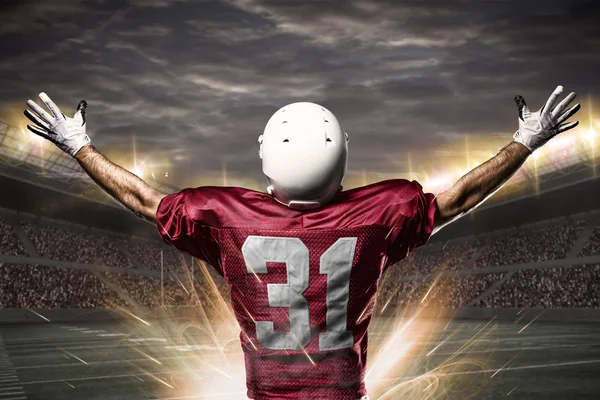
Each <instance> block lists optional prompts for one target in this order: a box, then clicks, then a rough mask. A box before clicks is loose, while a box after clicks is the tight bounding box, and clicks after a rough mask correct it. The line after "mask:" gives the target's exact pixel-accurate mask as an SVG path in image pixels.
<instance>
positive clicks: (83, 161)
mask: <svg viewBox="0 0 600 400" xmlns="http://www.w3.org/2000/svg"><path fill="white" fill-rule="evenodd" d="M75 159H76V160H77V162H79V165H81V167H82V168H83V169H84V171H85V172H86V173H87V174H88V175H89V176H90V178H92V179H93V180H94V182H96V183H97V184H98V186H100V187H101V188H102V189H104V190H105V191H106V192H107V193H108V194H110V195H111V196H112V197H114V198H115V199H116V200H117V201H119V202H120V203H121V204H123V205H124V206H125V207H127V208H128V209H129V210H131V211H132V212H133V213H134V214H136V215H137V216H138V217H142V218H144V219H146V220H148V221H151V222H154V221H155V220H156V210H157V209H158V204H159V203H160V201H161V200H162V198H163V197H165V195H164V194H162V193H160V192H158V191H156V190H155V189H154V188H152V187H151V186H150V185H148V184H147V183H146V182H144V181H143V180H142V179H140V178H139V177H138V176H137V175H135V174H132V173H131V172H129V171H127V170H126V169H125V168H121V167H119V166H118V165H117V164H115V163H113V162H112V161H110V160H109V159H108V158H106V157H105V156H104V155H103V154H102V153H100V152H99V151H97V150H96V149H95V148H94V147H93V146H91V145H88V146H84V147H82V148H81V149H80V150H79V151H78V152H77V154H75Z"/></svg>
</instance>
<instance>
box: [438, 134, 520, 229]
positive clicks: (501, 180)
mask: <svg viewBox="0 0 600 400" xmlns="http://www.w3.org/2000/svg"><path fill="white" fill-rule="evenodd" d="M530 154H531V153H530V151H529V150H528V149H527V148H526V147H525V146H523V145H522V144H520V143H517V142H511V143H509V144H508V145H506V146H505V147H503V148H502V149H501V150H500V151H499V152H498V154H497V155H496V156H494V157H493V158H491V159H490V160H488V161H486V162H485V163H483V164H481V165H480V166H478V167H477V168H475V169H473V170H471V171H470V172H469V173H467V174H466V175H464V176H463V177H462V178H460V179H459V180H458V182H456V183H455V184H454V186H452V188H450V189H449V190H448V191H446V192H443V193H440V195H438V198H437V199H436V201H437V202H438V219H439V221H440V223H448V222H451V221H452V220H454V219H457V218H459V217H461V216H462V215H464V214H466V213H468V212H469V211H471V210H473V209H474V208H476V207H477V206H479V205H480V204H481V203H483V202H484V201H485V200H486V199H487V198H488V197H490V196H491V195H493V194H494V193H495V192H496V191H498V190H499V189H500V188H501V187H502V186H503V185H504V184H505V183H506V182H507V181H508V180H509V179H510V177H511V176H513V175H514V173H515V172H517V170H518V169H519V168H520V167H521V166H522V165H523V163H524V162H525V160H527V157H528V156H529V155H530Z"/></svg>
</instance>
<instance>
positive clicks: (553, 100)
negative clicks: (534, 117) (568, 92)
mask: <svg viewBox="0 0 600 400" xmlns="http://www.w3.org/2000/svg"><path fill="white" fill-rule="evenodd" d="M562 92H563V87H562V86H560V85H559V86H557V87H556V89H554V92H552V94H551V95H550V97H549V98H548V101H546V104H544V107H542V111H543V112H550V111H552V108H553V107H554V103H556V100H558V97H559V96H560V95H561V94H562Z"/></svg>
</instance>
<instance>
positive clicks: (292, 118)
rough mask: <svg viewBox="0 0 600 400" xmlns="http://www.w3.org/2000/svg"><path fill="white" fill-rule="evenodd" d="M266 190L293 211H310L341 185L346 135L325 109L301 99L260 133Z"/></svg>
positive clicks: (260, 151) (279, 111) (280, 112)
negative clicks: (266, 183) (266, 182)
mask: <svg viewBox="0 0 600 400" xmlns="http://www.w3.org/2000/svg"><path fill="white" fill-rule="evenodd" d="M258 142H259V143H260V150H259V156H260V158H261V159H262V167H263V172H264V174H265V175H266V176H267V181H268V183H269V186H268V187H267V192H268V193H269V194H271V195H272V196H273V197H274V198H275V199H276V200H277V201H278V202H280V203H282V204H284V205H286V206H288V207H290V208H294V209H313V208H318V207H321V206H323V205H325V204H327V202H329V201H330V200H331V199H332V198H333V197H334V196H335V195H336V193H337V192H338V191H340V190H341V189H342V186H341V184H342V180H343V179H344V175H345V174H346V163H347V159H348V134H347V133H346V132H344V130H343V128H342V126H341V125H340V123H339V121H338V120H337V118H336V117H335V115H333V114H332V113H331V112H330V111H329V110H328V109H326V108H325V107H321V106H320V105H318V104H314V103H308V102H302V103H293V104H289V105H287V106H285V107H282V108H280V109H279V110H278V111H277V112H275V114H273V116H272V117H271V118H270V119H269V122H267V126H266V127H265V131H264V133H263V134H262V135H260V136H259V138H258Z"/></svg>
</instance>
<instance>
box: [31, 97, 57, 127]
mask: <svg viewBox="0 0 600 400" xmlns="http://www.w3.org/2000/svg"><path fill="white" fill-rule="evenodd" d="M27 106H28V107H29V108H31V109H32V110H33V111H34V112H35V113H36V114H37V115H39V117H40V118H41V119H42V120H43V121H44V122H46V123H47V124H51V123H52V120H53V119H54V118H52V117H51V116H50V114H48V113H47V112H46V111H44V109H43V108H42V107H40V106H38V105H37V104H36V102H35V101H33V100H27Z"/></svg>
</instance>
